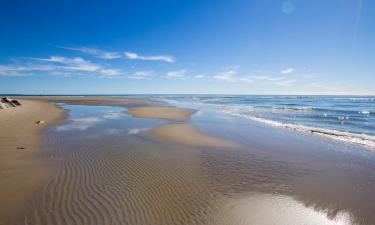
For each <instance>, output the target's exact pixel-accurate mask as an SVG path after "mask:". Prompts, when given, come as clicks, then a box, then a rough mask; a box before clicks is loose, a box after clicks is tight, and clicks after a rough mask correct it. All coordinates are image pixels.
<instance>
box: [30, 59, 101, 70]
mask: <svg viewBox="0 0 375 225" xmlns="http://www.w3.org/2000/svg"><path fill="white" fill-rule="evenodd" d="M35 59H36V60H40V61H46V62H51V63H57V64H61V65H62V66H61V67H62V68H65V69H67V70H78V71H86V72H93V71H98V70H99V69H101V66H100V65H98V64H95V63H91V62H90V61H89V60H85V59H83V58H81V57H75V58H67V57H61V56H51V57H49V58H35Z"/></svg>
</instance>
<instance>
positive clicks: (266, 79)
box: [247, 75, 283, 81]
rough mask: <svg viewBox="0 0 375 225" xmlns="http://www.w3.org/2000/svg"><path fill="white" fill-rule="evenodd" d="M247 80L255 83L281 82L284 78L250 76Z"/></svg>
mask: <svg viewBox="0 0 375 225" xmlns="http://www.w3.org/2000/svg"><path fill="white" fill-rule="evenodd" d="M247 78H250V79H253V80H254V81H280V80H282V79H283V78H280V77H272V76H257V75H255V76H248V77H247Z"/></svg>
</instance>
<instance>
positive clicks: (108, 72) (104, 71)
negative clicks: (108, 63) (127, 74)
mask: <svg viewBox="0 0 375 225" xmlns="http://www.w3.org/2000/svg"><path fill="white" fill-rule="evenodd" d="M100 73H101V74H102V75H103V76H109V77H113V76H119V75H121V74H122V71H121V70H119V69H102V70H100Z"/></svg>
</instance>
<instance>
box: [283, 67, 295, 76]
mask: <svg viewBox="0 0 375 225" xmlns="http://www.w3.org/2000/svg"><path fill="white" fill-rule="evenodd" d="M280 73H281V74H283V75H290V74H292V73H294V68H292V67H289V68H286V69H284V70H281V72H280Z"/></svg>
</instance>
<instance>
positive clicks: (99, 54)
mask: <svg viewBox="0 0 375 225" xmlns="http://www.w3.org/2000/svg"><path fill="white" fill-rule="evenodd" d="M60 48H64V49H68V50H73V51H78V52H83V53H86V54H90V55H94V56H96V57H99V58H102V59H117V58H122V57H123V55H122V54H121V53H120V52H110V51H103V50H100V49H96V48H88V47H65V46H61V47H60Z"/></svg>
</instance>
